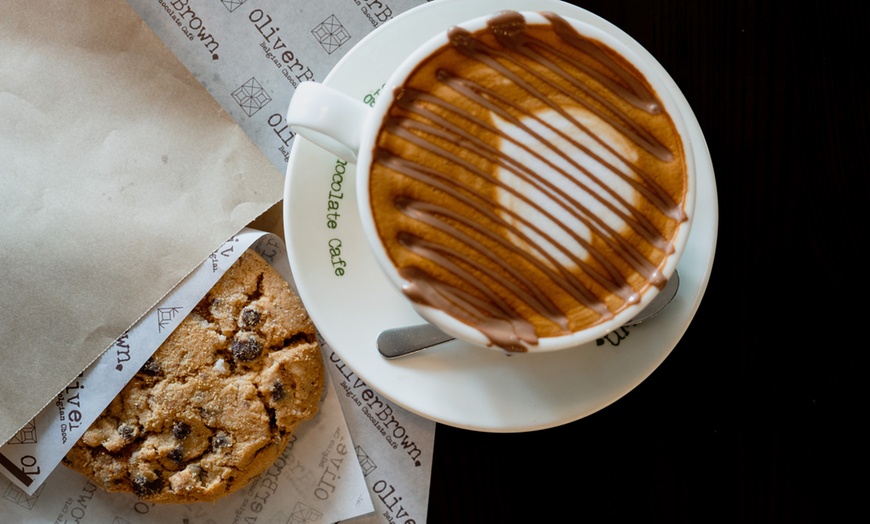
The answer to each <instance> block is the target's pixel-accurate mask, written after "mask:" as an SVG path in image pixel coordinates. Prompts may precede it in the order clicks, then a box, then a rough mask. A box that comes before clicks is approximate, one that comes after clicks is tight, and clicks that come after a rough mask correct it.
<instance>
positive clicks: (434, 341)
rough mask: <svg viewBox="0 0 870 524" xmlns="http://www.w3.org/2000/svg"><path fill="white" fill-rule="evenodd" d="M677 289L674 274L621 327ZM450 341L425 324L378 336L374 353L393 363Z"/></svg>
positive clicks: (647, 314)
mask: <svg viewBox="0 0 870 524" xmlns="http://www.w3.org/2000/svg"><path fill="white" fill-rule="evenodd" d="M679 287H680V276H679V275H678V274H677V272H676V271H674V274H673V276H672V277H671V278H669V279H668V283H667V284H666V285H665V287H664V289H662V290H661V291H660V292H659V293H658V295H656V296H655V298H653V300H652V302H650V303H649V304H648V305H647V306H646V307H645V308H643V310H642V311H641V312H640V313H639V314H638V315H637V316H636V317H634V318H632V319H631V320H629V321H628V322H627V323H626V324H625V326H636V325H638V324H640V323H642V322H646V321H647V320H649V319H651V318H652V317H654V316H656V315H657V314H659V313H660V312H661V311H662V310H663V309H664V308H665V306H667V305H668V304H670V303H671V300H673V299H674V297H675V296H676V294H677V289H679ZM451 340H453V337H452V336H450V335H448V334H447V333H444V332H443V331H441V330H440V329H438V328H437V327H435V326H434V325H432V324H429V323H426V324H417V325H414V326H401V327H397V328H391V329H385V330H384V331H382V332H381V333H380V334H379V335H378V339H377V346H378V351H379V352H380V354H381V355H382V356H383V357H384V358H388V359H393V358H399V357H404V356H406V355H410V354H412V353H416V352H418V351H421V350H423V349H427V348H431V347H432V346H437V345H438V344H443V343H444V342H449V341H451Z"/></svg>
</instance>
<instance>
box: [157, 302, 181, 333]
mask: <svg viewBox="0 0 870 524" xmlns="http://www.w3.org/2000/svg"><path fill="white" fill-rule="evenodd" d="M180 310H181V308H180V307H161V308H157V331H163V330H164V329H166V326H168V325H169V324H170V323H171V322H172V319H173V318H175V315H177V314H178V312H179V311H180Z"/></svg>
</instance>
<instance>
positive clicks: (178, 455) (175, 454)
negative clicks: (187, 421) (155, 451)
mask: <svg viewBox="0 0 870 524" xmlns="http://www.w3.org/2000/svg"><path fill="white" fill-rule="evenodd" d="M167 456H168V457H169V458H170V459H171V460H173V461H175V462H181V459H182V458H183V457H184V450H183V449H182V448H181V446H178V447H177V448H175V449H173V450H172V451H170V452H169V454H168V455H167Z"/></svg>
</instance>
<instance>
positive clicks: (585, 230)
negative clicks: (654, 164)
mask: <svg viewBox="0 0 870 524" xmlns="http://www.w3.org/2000/svg"><path fill="white" fill-rule="evenodd" d="M566 111H567V112H568V113H569V114H570V116H571V117H572V118H573V119H574V120H576V121H577V122H580V123H581V124H582V125H583V127H585V128H588V129H590V130H592V132H594V133H595V135H597V136H598V137H599V138H600V139H602V140H603V141H604V142H606V143H607V144H609V145H610V147H611V148H612V149H613V150H614V151H615V153H613V152H611V150H609V149H606V148H604V147H603V146H602V145H601V144H600V143H599V142H598V141H597V140H595V139H594V138H593V137H592V136H591V135H590V134H588V133H584V132H578V129H577V126H575V124H573V123H572V122H571V121H570V120H568V119H566V118H565V117H563V116H562V115H561V114H560V113H559V112H557V111H554V110H551V109H547V110H544V111H540V112H538V113H536V114H535V116H534V117H524V118H521V119H520V123H521V125H520V126H514V125H511V124H509V123H508V122H506V121H505V120H503V119H500V118H495V123H496V125H497V126H498V128H499V129H500V130H501V131H502V132H503V133H504V135H505V137H504V138H502V140H501V141H500V143H499V146H498V148H499V150H501V151H502V152H503V154H504V155H505V157H509V158H512V159H514V160H515V162H516V163H518V164H521V165H525V166H528V168H529V170H530V171H532V172H535V173H541V174H543V176H546V177H547V179H548V181H549V182H550V183H552V184H554V185H555V186H557V187H561V188H569V187H572V186H573V187H576V186H577V184H576V182H580V183H581V184H583V186H585V187H586V188H587V190H588V191H589V192H590V193H595V194H596V195H604V194H605V193H606V191H607V190H608V189H609V190H611V191H614V192H616V193H617V194H618V195H619V196H620V197H621V198H622V199H624V200H625V201H626V202H629V203H631V202H633V201H634V200H635V199H636V198H638V197H637V195H636V193H635V192H634V191H633V190H632V188H631V186H630V185H629V184H628V183H627V182H625V181H624V180H623V179H622V178H620V177H618V176H616V175H615V174H614V173H613V172H612V171H611V169H610V168H609V167H607V165H605V164H604V163H603V162H602V160H603V161H605V162H607V163H609V164H610V165H612V166H616V167H617V168H618V169H619V170H620V171H621V172H630V168H629V167H628V165H627V164H626V161H628V162H633V161H636V160H637V154H636V152H635V151H634V148H633V147H632V146H631V144H630V143H629V141H628V140H627V139H626V138H625V137H623V136H622V135H621V134H619V133H617V132H616V131H615V130H614V129H613V128H612V127H610V125H608V124H607V123H606V122H603V121H602V120H601V119H600V118H597V117H596V116H595V115H594V114H593V113H591V112H589V111H586V110H584V109H582V108H579V107H573V108H567V109H566ZM542 121H543V122H546V125H544V124H542ZM523 128H529V129H531V130H533V131H534V133H529V132H526V131H524V130H523ZM555 130H558V132H557V131H555ZM560 133H561V134H562V135H560ZM564 135H567V136H571V138H572V139H573V140H574V141H575V142H577V143H579V144H581V145H582V146H583V147H582V148H581V147H578V146H577V145H575V144H574V143H572V142H571V141H569V140H568V139H566V138H564ZM519 144H523V146H524V147H520V145H519ZM587 150H588V151H589V152H591V154H590V153H588V152H587ZM546 151H552V152H553V153H554V154H553V155H549V156H548V161H549V162H552V163H553V164H555V165H556V166H557V167H558V170H557V169H553V168H551V167H550V165H548V163H547V161H545V160H542V159H541V158H540V156H538V155H536V154H535V152H539V153H540V152H546ZM569 159H570V161H569ZM599 159H601V160H599ZM587 172H589V173H590V174H589V175H587ZM496 176H497V177H498V178H499V180H501V182H502V183H503V184H504V185H505V186H508V187H510V188H512V190H511V191H508V190H506V189H503V188H499V189H498V190H497V191H496V198H497V199H498V204H499V206H501V207H504V209H505V210H506V211H504V212H502V215H503V217H504V219H505V221H506V222H507V223H508V224H510V225H511V226H513V227H515V228H517V229H519V230H520V231H522V232H523V234H524V236H526V237H528V238H530V239H532V242H531V244H530V245H527V247H526V249H527V250H529V252H530V253H533V254H534V255H535V256H536V257H538V258H541V259H542V261H543V262H544V263H547V264H550V263H549V261H548V259H547V258H546V257H542V256H541V253H540V251H542V250H544V251H547V252H548V253H551V254H552V256H553V257H555V258H556V260H557V261H558V265H561V266H564V267H565V268H566V269H567V270H568V271H572V272H573V271H577V270H578V269H579V268H578V267H577V265H576V263H575V262H574V257H576V258H579V259H587V258H588V256H589V253H588V251H587V249H586V247H585V246H584V244H583V243H582V242H579V241H578V240H577V237H580V238H581V239H582V240H584V241H585V242H587V243H588V242H591V241H592V230H591V228H590V227H589V226H588V225H587V224H586V223H585V222H584V221H583V220H580V219H579V218H577V217H575V216H574V215H573V214H572V213H571V212H570V211H568V210H567V209H565V208H563V207H561V206H560V205H559V204H558V203H557V202H560V201H562V200H560V199H558V197H557V196H554V195H553V194H552V192H548V191H546V190H545V189H542V188H541V187H540V186H539V185H535V184H532V183H529V182H527V181H526V180H525V179H524V178H522V177H520V176H517V175H515V174H514V173H513V172H512V171H510V170H508V169H504V168H498V169H497V172H496ZM519 195H522V198H521V197H520V196H519ZM527 200H530V201H531V202H527ZM584 201H585V202H586V208H587V210H588V214H590V215H594V216H596V217H598V218H599V219H601V220H602V221H604V222H605V223H606V224H607V225H608V226H609V227H611V228H613V229H616V230H620V231H622V230H625V229H626V227H627V226H626V224H625V221H624V220H623V219H622V218H621V217H620V216H619V215H618V214H617V213H614V212H613V211H611V210H610V209H609V208H608V207H607V206H605V205H604V204H603V203H602V202H601V201H599V200H597V199H596V198H592V197H589V196H587V198H584ZM565 205H567V206H568V207H573V206H571V204H570V203H566V204H565ZM615 205H616V206H617V207H618V209H619V210H620V211H622V212H623V213H630V206H625V205H622V204H620V203H617V204H615ZM540 210H547V211H548V213H543V212H541V211H540ZM516 217H524V219H525V220H523V221H521V220H519V219H518V218H516ZM526 221H528V222H531V224H532V225H533V226H527V225H525V222H526ZM539 230H540V231H548V232H549V238H545V237H543V236H541V235H539V234H538V233H537V231H539ZM511 238H512V240H513V241H515V242H516V243H517V245H526V242H525V241H523V240H522V238H521V235H512V236H511ZM566 253H571V254H572V255H574V257H569V256H568V255H567V254H566ZM550 265H553V264H550ZM553 266H554V269H555V265H553Z"/></svg>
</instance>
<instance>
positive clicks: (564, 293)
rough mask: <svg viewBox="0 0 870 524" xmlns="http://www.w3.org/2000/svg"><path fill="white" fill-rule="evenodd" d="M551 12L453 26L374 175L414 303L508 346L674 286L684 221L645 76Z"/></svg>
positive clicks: (670, 138)
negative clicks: (471, 27)
mask: <svg viewBox="0 0 870 524" xmlns="http://www.w3.org/2000/svg"><path fill="white" fill-rule="evenodd" d="M547 16H548V17H549V18H550V21H551V24H552V25H551V24H535V25H526V24H525V21H524V20H523V18H522V15H520V14H519V13H510V12H508V13H503V14H500V15H499V16H498V17H496V18H493V19H492V20H491V21H490V24H489V27H488V28H487V29H484V30H481V31H478V32H476V33H474V34H471V33H469V32H467V31H464V30H461V29H456V28H455V29H453V30H451V32H450V37H451V44H450V45H448V46H445V47H444V48H442V49H441V50H439V51H438V52H436V53H434V54H433V55H431V56H430V58H429V59H428V60H426V61H425V62H424V63H423V64H421V65H420V66H419V67H418V68H417V69H416V70H415V71H414V72H413V73H412V74H411V75H410V76H409V78H408V79H407V80H406V82H405V83H404V85H403V87H402V88H401V89H399V90H397V92H396V94H395V101H394V102H393V106H392V108H391V109H390V111H389V114H388V117H387V118H386V119H385V121H384V122H383V124H382V129H381V133H380V135H379V138H378V143H377V145H376V147H375V150H374V152H373V162H372V168H371V175H370V180H369V192H370V199H371V206H372V208H373V215H374V221H375V225H376V227H377V229H378V233H379V235H380V237H381V239H382V240H383V244H384V247H385V249H386V251H387V253H388V256H389V257H390V259H391V260H392V261H393V263H394V265H395V266H396V267H397V269H398V272H399V274H400V275H401V276H402V278H404V279H405V280H406V281H407V284H406V285H405V286H404V288H403V291H404V292H405V294H406V295H407V296H408V297H409V298H411V300H414V301H416V302H418V303H421V304H425V305H428V306H430V307H433V308H436V309H441V310H443V311H445V312H446V313H448V314H449V315H451V316H454V317H455V318H457V319H459V320H460V321H462V322H465V323H467V324H469V325H472V326H474V327H476V328H477V329H479V330H480V331H481V332H483V333H484V334H485V335H486V336H487V337H488V338H489V339H490V340H491V341H492V342H493V343H494V344H496V345H499V346H501V347H503V348H505V349H509V350H524V349H525V347H526V345H527V344H535V343H536V342H537V340H538V339H539V338H540V337H549V336H558V335H561V334H566V333H571V332H575V331H578V330H580V329H583V328H585V327H588V326H591V325H595V324H598V323H600V322H603V321H605V320H607V319H609V318H612V317H613V316H614V315H616V314H617V313H618V312H620V311H621V310H622V309H624V308H626V307H628V306H629V305H631V304H633V303H635V302H637V301H638V300H639V296H640V294H642V293H643V292H644V291H645V290H646V289H647V288H649V287H650V286H663V285H664V280H663V279H662V278H661V274H660V269H661V267H662V266H663V265H664V263H665V261H666V259H667V257H668V256H669V254H670V253H671V252H672V251H673V246H672V242H673V238H674V237H675V235H676V233H677V231H678V230H679V228H680V225H681V223H682V222H684V221H685V219H686V216H685V212H684V211H683V201H684V199H685V195H686V193H687V174H686V163H685V158H684V155H683V149H682V148H683V145H682V142H681V140H680V138H679V135H678V134H677V132H676V130H675V127H674V125H673V122H672V120H671V118H670V117H669V116H668V115H667V114H666V113H664V112H662V111H661V110H660V102H659V101H658V99H657V98H656V96H655V93H654V92H653V91H652V89H651V88H650V86H649V84H648V82H647V81H646V80H645V79H644V78H643V77H642V76H641V75H640V73H638V71H637V70H636V69H635V68H634V67H632V66H631V65H629V64H628V63H627V62H626V61H625V60H624V59H622V58H621V57H620V56H619V55H618V54H615V53H614V52H613V51H612V50H609V49H608V48H606V46H604V45H603V44H601V43H600V42H596V41H593V40H590V39H587V38H585V37H583V36H581V35H579V34H578V33H577V32H576V31H575V30H573V29H572V28H571V27H570V26H569V25H567V23H566V22H564V21H563V20H562V19H560V18H558V17H557V16H556V15H547ZM554 28H555V30H554Z"/></svg>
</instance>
